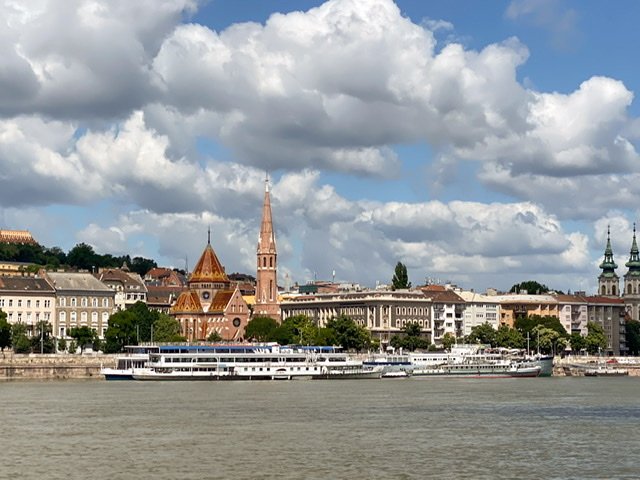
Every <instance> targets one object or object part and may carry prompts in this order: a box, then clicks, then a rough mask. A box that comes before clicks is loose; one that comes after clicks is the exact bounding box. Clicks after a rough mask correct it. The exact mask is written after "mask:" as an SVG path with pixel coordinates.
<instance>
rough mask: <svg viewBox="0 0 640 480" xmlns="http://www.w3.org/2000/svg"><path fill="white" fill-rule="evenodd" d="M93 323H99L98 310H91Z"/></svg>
mask: <svg viewBox="0 0 640 480" xmlns="http://www.w3.org/2000/svg"><path fill="white" fill-rule="evenodd" d="M91 323H98V312H91Z"/></svg>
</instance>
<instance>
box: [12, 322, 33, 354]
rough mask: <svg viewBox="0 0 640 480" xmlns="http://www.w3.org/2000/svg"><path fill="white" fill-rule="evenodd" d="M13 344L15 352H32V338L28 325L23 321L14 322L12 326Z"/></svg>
mask: <svg viewBox="0 0 640 480" xmlns="http://www.w3.org/2000/svg"><path fill="white" fill-rule="evenodd" d="M11 346H12V347H13V351H14V352H15V353H29V352H31V340H29V337H28V336H27V326H26V325H25V324H24V323H22V322H18V323H14V324H13V325H12V326H11Z"/></svg>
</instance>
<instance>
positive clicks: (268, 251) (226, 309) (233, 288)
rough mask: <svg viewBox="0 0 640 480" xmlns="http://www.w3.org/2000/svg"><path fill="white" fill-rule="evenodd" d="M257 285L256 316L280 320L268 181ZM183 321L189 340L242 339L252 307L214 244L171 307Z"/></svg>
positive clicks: (259, 250)
mask: <svg viewBox="0 0 640 480" xmlns="http://www.w3.org/2000/svg"><path fill="white" fill-rule="evenodd" d="M256 253H257V275H256V279H257V285H256V295H255V299H256V301H255V306H254V311H253V314H254V315H261V316H269V317H272V318H274V319H275V320H276V321H278V322H279V321H280V303H279V300H278V284H277V251H276V241H275V234H274V230H273V220H272V216H271V198H270V195H269V183H268V180H267V181H266V182H265V194H264V203H263V207H262V222H261V225H260V235H259V238H258V247H257V252H256ZM169 314H170V315H172V316H173V317H174V318H176V320H178V322H179V323H180V330H181V334H182V335H183V336H184V337H186V338H187V340H189V341H198V340H207V338H209V336H210V335H211V334H213V333H214V332H215V333H217V334H218V335H219V336H220V338H221V339H222V340H225V341H242V340H243V337H244V329H245V327H246V325H247V323H248V321H249V319H250V317H251V310H250V309H249V306H248V305H247V302H246V301H245V299H244V298H243V296H242V293H241V292H240V288H239V286H238V284H237V282H233V281H231V280H230V279H229V277H228V276H227V274H226V273H225V269H224V267H223V266H222V264H221V263H220V260H219V259H218V257H217V255H216V253H215V251H214V250H213V247H212V246H211V232H210V231H209V232H208V238H207V246H206V247H205V249H204V252H202V255H201V256H200V259H199V260H198V263H196V266H195V267H194V269H193V272H192V273H191V275H190V276H189V280H188V281H187V289H186V290H185V291H184V292H182V293H181V294H180V296H179V297H178V299H177V300H176V303H175V304H174V305H173V306H172V307H171V309H170V310H169Z"/></svg>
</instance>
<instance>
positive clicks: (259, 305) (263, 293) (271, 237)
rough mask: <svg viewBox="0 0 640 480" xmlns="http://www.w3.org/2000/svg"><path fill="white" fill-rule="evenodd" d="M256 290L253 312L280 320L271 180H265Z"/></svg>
mask: <svg viewBox="0 0 640 480" xmlns="http://www.w3.org/2000/svg"><path fill="white" fill-rule="evenodd" d="M256 253H257V274H256V292H255V305H254V310H253V314H254V315H262V316H267V317H271V318H273V319H274V320H276V321H278V322H280V320H281V312H280V301H279V299H278V252H277V249H276V237H275V233H274V231H273V219H272V216H271V198H270V196H269V181H268V180H267V181H265V189H264V203H263V206H262V222H261V224H260V235H259V237H258V248H257V252H256Z"/></svg>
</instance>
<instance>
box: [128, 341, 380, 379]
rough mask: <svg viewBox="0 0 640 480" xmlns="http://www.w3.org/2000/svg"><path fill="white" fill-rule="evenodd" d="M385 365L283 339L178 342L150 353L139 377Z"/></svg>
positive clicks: (336, 371)
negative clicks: (233, 342)
mask: <svg viewBox="0 0 640 480" xmlns="http://www.w3.org/2000/svg"><path fill="white" fill-rule="evenodd" d="M382 372H383V368H382V367H381V366H367V365H364V364H363V362H362V361H361V360H358V359H355V358H352V357H351V356H349V355H348V354H346V353H342V352H340V351H339V350H338V349H336V348H334V347H281V346H279V345H272V344H268V345H172V346H160V347H159V349H158V351H157V352H151V353H149V360H148V362H147V364H146V366H145V367H144V368H134V369H132V370H131V378H132V379H133V380H302V379H313V380H319V379H335V380H338V379H340V380H342V379H365V378H380V376H381V375H382Z"/></svg>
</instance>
